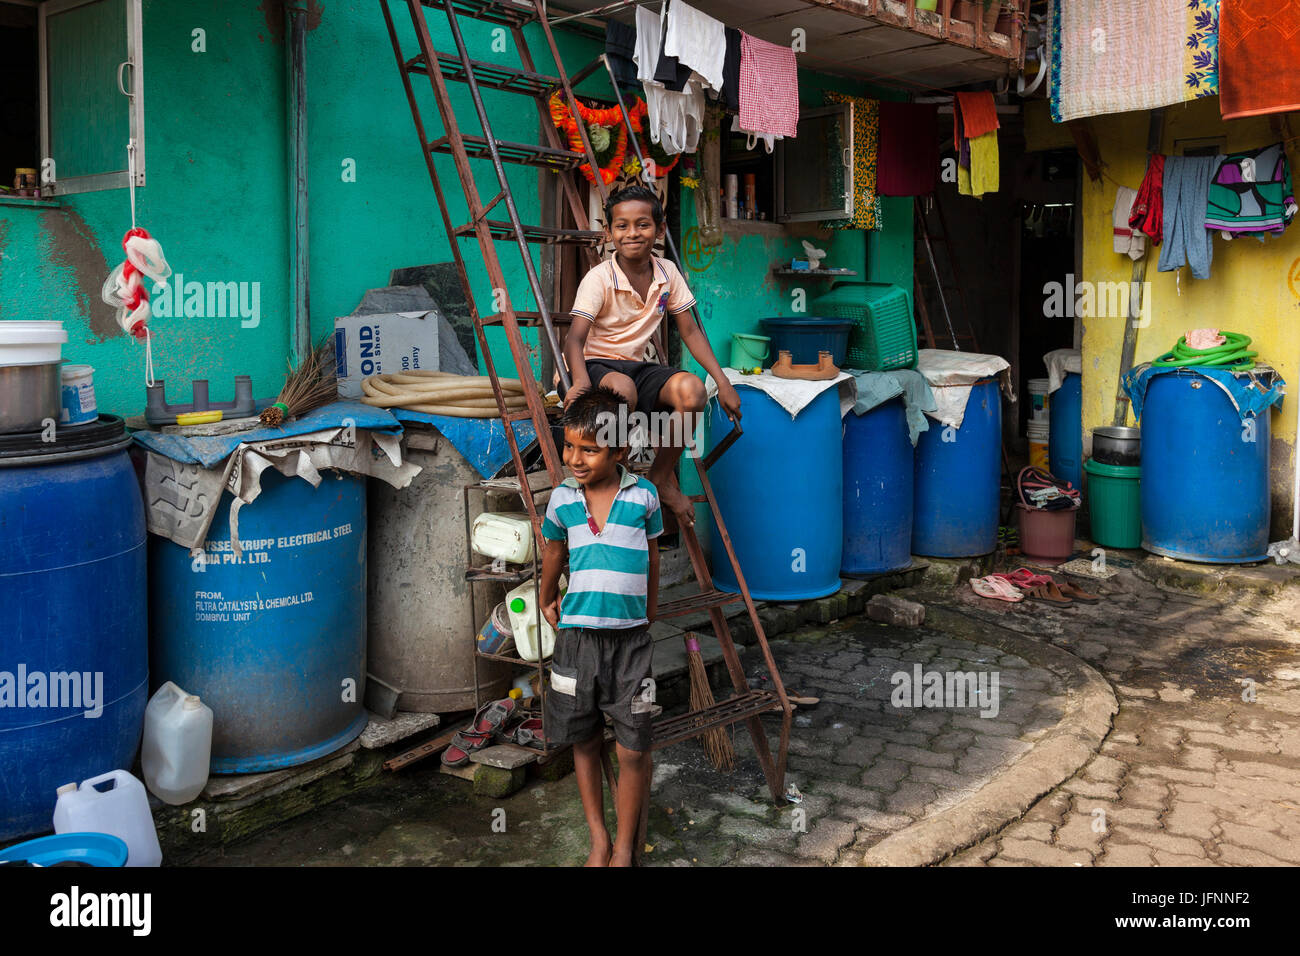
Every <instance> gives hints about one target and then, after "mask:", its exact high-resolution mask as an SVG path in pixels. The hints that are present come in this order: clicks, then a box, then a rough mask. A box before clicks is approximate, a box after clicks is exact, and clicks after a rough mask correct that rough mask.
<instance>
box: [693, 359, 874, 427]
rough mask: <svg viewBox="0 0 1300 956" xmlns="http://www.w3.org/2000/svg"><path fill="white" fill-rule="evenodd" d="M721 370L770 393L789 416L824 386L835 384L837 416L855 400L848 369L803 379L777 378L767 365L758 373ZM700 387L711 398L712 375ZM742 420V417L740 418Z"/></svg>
mask: <svg viewBox="0 0 1300 956" xmlns="http://www.w3.org/2000/svg"><path fill="white" fill-rule="evenodd" d="M722 372H723V374H724V375H726V376H727V381H728V382H730V383H731V384H732V385H750V386H752V387H754V388H756V389H758V390H759V391H761V392H763V393H765V394H766V395H768V396H770V397H771V398H772V400H773V401H775V402H776V403H777V404H778V405H780V406H781V407H782V408H784V409H785V410H786V411H787V412H789V413H790V417H791V418H795V417H796V416H798V414H799V413H800V412H801V411H803V410H804V409H805V408H807V407H808V406H809V405H811V404H812V400H813V399H814V398H816V397H817V396H818V395H820V394H821V393H822V392H824V391H826V389H828V388H833V387H835V388H838V389H839V392H840V417H841V418H843V417H844V416H845V415H847V414H848V413H849V411H850V410H851V409H852V408H853V403H854V402H856V401H857V391H858V390H857V385H856V383H855V382H854V380H853V376H852V375H850V374H849V373H848V372H840V374H839V375H837V376H836V377H835V378H828V379H826V380H824V381H821V382H807V381H804V380H803V379H798V378H777V377H776V376H775V375H773V374H772V370H771V369H764V370H763V374H762V375H741V374H740V372H739V371H737V370H736V369H734V368H724V369H723V370H722ZM704 391H705V393H706V394H707V395H708V396H709V399H710V400H712V399H713V397H714V396H716V395H717V394H718V383H717V382H715V381H714V380H713V376H712V375H707V376H705V378H704ZM744 400H745V398H744V395H743V394H742V395H741V409H740V412H741V415H742V416H743V415H744V413H745V409H744ZM741 424H742V425H743V424H744V418H743V417H742V418H741Z"/></svg>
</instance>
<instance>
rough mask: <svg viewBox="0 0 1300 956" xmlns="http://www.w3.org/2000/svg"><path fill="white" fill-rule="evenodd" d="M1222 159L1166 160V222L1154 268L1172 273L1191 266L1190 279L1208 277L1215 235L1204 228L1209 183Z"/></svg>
mask: <svg viewBox="0 0 1300 956" xmlns="http://www.w3.org/2000/svg"><path fill="white" fill-rule="evenodd" d="M1222 162H1223V157H1222V156H1170V157H1168V158H1167V159H1166V160H1165V179H1164V200H1165V222H1164V234H1163V245H1161V247H1160V262H1159V264H1158V265H1157V267H1156V268H1157V269H1158V270H1159V271H1161V272H1173V271H1174V270H1175V269H1177V268H1178V267H1179V266H1185V265H1186V266H1191V267H1192V278H1194V279H1208V278H1209V277H1210V260H1211V259H1213V258H1214V243H1213V239H1214V233H1212V232H1211V231H1210V230H1209V229H1206V228H1205V216H1206V213H1207V211H1208V210H1209V207H1210V180H1211V179H1213V178H1214V172H1215V170H1217V169H1218V168H1219V164H1220V163H1222Z"/></svg>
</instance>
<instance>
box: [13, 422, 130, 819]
mask: <svg viewBox="0 0 1300 956" xmlns="http://www.w3.org/2000/svg"><path fill="white" fill-rule="evenodd" d="M80 429H81V430H82V431H81V432H80V434H81V435H82V436H84V435H85V434H86V431H85V430H86V429H89V430H90V432H91V434H92V438H91V440H89V441H81V440H78V439H74V438H70V437H65V436H71V435H73V434H76V432H75V431H74V429H71V428H66V429H59V430H58V432H57V433H56V436H57V439H58V440H56V441H55V442H54V443H42V442H40V440H39V436H35V437H33V438H32V439H31V443H30V446H29V447H28V448H26V449H24V448H22V447H21V444H22V441H23V439H21V438H15V437H14V436H0V438H3V439H4V441H3V442H0V609H3V610H0V614H2V615H3V619H4V626H3V627H0V840H8V839H12V838H14V837H19V836H24V835H27V834H30V833H39V832H41V831H49V830H50V829H52V824H53V814H54V802H55V790H57V789H58V788H59V787H60V786H62V785H63V784H65V783H79V782H80V781H82V780H85V779H87V778H89V777H94V776H98V775H99V774H102V773H105V772H107V771H109V770H114V769H117V768H121V767H130V766H131V764H132V763H133V762H134V760H135V755H136V750H137V748H138V747H139V744H140V733H141V730H142V729H143V726H144V708H145V703H146V701H147V698H146V694H147V691H148V676H149V675H148V646H149V645H148V629H147V622H146V618H145V614H146V608H147V603H146V588H145V546H144V545H145V520H144V502H143V499H142V497H141V494H140V486H139V483H138V482H137V480H136V476H135V470H134V469H133V468H132V466H131V460H130V457H129V456H128V455H127V452H126V447H127V446H128V445H129V444H130V438H129V437H127V435H126V433H125V430H124V428H123V426H122V420H121V419H120V418H114V417H113V416H107V415H105V416H103V417H102V418H101V419H100V423H98V424H92V425H83V426H80ZM96 434H98V435H99V437H98V439H96V438H95V437H94V436H95V435H96Z"/></svg>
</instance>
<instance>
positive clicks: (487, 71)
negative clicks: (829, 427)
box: [380, 0, 792, 803]
mask: <svg viewBox="0 0 1300 956" xmlns="http://www.w3.org/2000/svg"><path fill="white" fill-rule="evenodd" d="M380 4H381V7H382V9H383V14H384V21H385V23H386V25H387V27H388V35H389V39H390V40H391V41H392V45H393V53H394V55H395V57H396V59H397V65H398V68H399V70H400V72H401V77H402V85H403V88H404V89H405V91H406V98H407V102H408V104H409V106H410V109H411V116H412V118H413V119H414V121H415V129H416V133H417V134H418V136H419V140H420V150H421V152H422V153H423V154H424V159H425V164H426V166H427V167H428V170H429V178H430V180H431V181H432V182H433V190H434V194H435V195H436V197H437V200H438V208H439V210H440V212H441V214H442V220H443V226H444V228H445V229H446V232H447V237H448V240H449V243H450V245H451V250H452V255H453V257H454V258H455V262H456V270H457V273H458V274H459V276H460V280H461V284H462V286H463V287H464V290H465V300H466V302H467V303H468V305H469V310H470V315H471V317H472V318H473V321H474V330H475V334H476V336H477V338H478V342H479V348H480V350H481V352H482V355H483V361H484V365H485V366H486V368H487V372H488V377H489V378H490V379H491V382H492V388H493V392H494V393H495V396H496V400H497V406H498V409H499V411H500V414H501V418H502V419H503V421H504V423H505V433H506V439H507V442H508V443H509V446H510V455H511V459H512V460H513V462H514V467H515V474H516V475H520V476H522V475H525V474H526V469H525V466H524V460H523V456H522V455H521V452H520V448H519V446H518V443H517V441H516V439H515V435H514V431H513V428H512V425H511V423H512V422H515V421H523V420H529V421H531V422H532V423H533V426H534V429H535V430H536V433H537V441H538V444H539V445H540V446H541V451H542V460H543V463H544V465H545V469H546V472H547V475H548V477H549V482H550V484H549V487H552V488H553V487H557V486H558V485H559V484H560V482H561V481H562V480H563V477H564V474H563V471H562V468H561V460H560V456H559V454H558V452H557V450H556V448H555V443H554V440H553V439H552V436H551V427H550V422H549V420H548V419H547V414H546V408H545V406H544V402H543V400H542V397H541V395H540V393H539V392H538V391H537V390H536V389H534V388H525V389H524V394H525V395H526V396H527V407H526V409H523V410H519V411H515V412H511V411H510V410H508V409H507V408H506V404H505V397H504V395H503V393H502V391H501V386H500V384H499V381H500V379H499V375H498V372H497V367H496V363H495V361H494V360H493V358H492V355H491V352H490V350H489V348H488V343H487V337H486V333H485V329H486V327H487V326H489V325H500V326H501V327H502V328H503V330H504V331H505V335H506V340H507V342H508V343H509V346H510V354H511V358H512V360H513V361H514V365H515V370H516V374H517V376H518V377H519V378H520V379H521V380H522V381H524V382H525V383H529V382H532V380H533V376H532V366H531V363H530V362H529V359H528V353H527V349H526V347H525V345H524V342H523V338H522V336H521V335H520V331H519V330H520V327H521V326H525V327H532V326H536V327H540V329H541V330H542V334H543V335H544V336H545V340H546V343H547V345H548V347H549V348H550V350H551V353H552V355H553V356H554V360H555V366H556V369H557V370H558V373H559V376H560V380H561V382H562V383H563V385H564V386H565V388H567V387H568V386H569V377H568V373H567V370H566V368H565V365H564V358H563V354H562V352H561V349H560V345H559V340H558V338H557V337H556V332H555V326H556V324H558V323H560V322H562V321H564V320H565V319H566V318H567V316H562V315H560V314H558V313H555V312H552V311H551V310H550V309H549V308H548V306H547V303H546V296H545V294H544V292H543V290H542V285H541V281H540V279H539V277H538V274H537V270H536V268H535V266H534V264H533V260H532V256H531V254H530V251H529V245H530V244H537V243H545V244H560V243H564V244H576V245H578V246H580V247H581V248H583V249H584V250H585V253H586V258H587V264H588V266H589V267H590V266H593V265H595V264H596V263H597V262H598V261H599V253H598V249H597V244H598V243H599V242H600V241H601V240H602V238H603V232H601V231H600V230H595V229H592V228H591V224H590V222H589V221H588V218H587V212H586V207H585V205H584V203H583V200H582V196H581V193H580V192H579V189H578V183H577V179H576V176H577V171H578V169H579V167H580V166H582V165H583V164H586V163H589V164H590V168H591V169H592V170H595V169H596V168H597V165H598V164H597V162H596V158H595V154H594V151H593V150H592V148H591V142H590V140H589V139H588V137H587V131H586V129H585V128H584V127H583V125H582V124H581V123H579V125H578V128H579V131H580V134H581V138H582V144H583V152H576V151H574V150H570V149H566V148H565V147H564V145H563V144H562V143H561V142H560V138H559V131H558V130H556V128H555V126H554V125H553V124H552V122H551V117H550V110H549V107H548V105H547V103H548V100H549V98H550V97H551V95H552V94H554V93H559V94H561V95H562V96H563V99H564V102H565V103H566V104H567V105H568V108H569V109H570V111H572V112H573V114H574V115H575V116H576V115H577V114H578V110H577V104H576V102H575V100H574V95H573V90H572V84H571V81H570V78H569V76H568V75H567V74H566V72H565V69H564V65H563V63H562V61H561V58H560V55H559V51H558V50H557V48H556V44H555V37H554V35H553V34H552V32H551V26H550V24H549V23H548V22H547V19H546V8H545V0H391V4H392V5H399V6H405V7H406V8H407V10H408V12H409V14H410V17H411V24H412V27H413V29H414V33H415V37H416V40H417V43H418V46H419V52H418V53H416V54H415V55H414V56H408V55H406V54H405V53H404V52H403V50H402V47H401V42H400V40H399V38H398V35H397V30H396V28H395V25H394V22H393V17H392V11H391V9H390V0H380ZM435 10H440V11H442V12H443V13H445V15H446V20H447V27H448V32H449V34H450V38H451V40H452V41H453V43H454V44H455V52H454V53H450V52H443V51H439V50H435V49H434V44H433V38H432V35H431V33H430V28H429V24H428V22H427V20H426V11H435ZM460 17H465V18H469V19H474V20H480V21H485V22H488V23H494V24H497V25H500V26H504V27H506V28H508V29H509V30H510V33H511V35H512V37H513V39H514V43H515V49H516V50H517V51H518V54H519V59H520V63H521V66H520V67H512V66H503V65H502V64H499V63H490V62H485V61H477V60H472V59H470V56H469V53H468V51H467V50H466V47H465V41H464V38H463V36H462V34H461V29H460V24H459V22H458V18H460ZM531 23H535V24H537V25H538V27H539V28H540V29H541V32H542V35H543V36H544V38H545V41H546V47H547V49H548V50H549V52H550V55H551V57H552V59H553V61H554V62H555V65H556V73H557V74H558V76H554V77H552V76H545V75H542V74H540V73H538V72H537V71H536V68H535V66H534V61H533V58H532V55H531V53H530V52H529V49H528V44H527V41H526V39H525V37H524V29H523V28H524V26H525V25H527V24H531ZM603 63H604V58H603V57H599V58H597V60H596V61H595V62H594V63H592V64H591V65H589V66H588V67H586V68H585V69H583V70H580V71H579V72H578V73H577V74H575V80H576V79H580V78H582V77H585V76H589V75H590V74H591V73H593V72H594V71H595V70H596V69H598V68H599V67H600V66H601V65H602V64H603ZM606 69H608V66H607V64H606ZM419 75H423V76H426V77H427V78H428V80H429V83H430V86H431V87H432V90H433V96H434V99H435V101H436V103H437V107H438V113H439V118H440V122H441V126H442V129H443V131H444V132H443V135H442V136H439V137H437V138H435V139H431V138H430V137H429V136H428V134H427V133H426V126H425V122H424V119H423V118H422V116H421V112H420V108H419V105H418V102H417V100H416V95H415V88H414V86H413V79H412V78H413V77H414V76H419ZM449 82H452V83H463V84H465V85H466V86H468V88H469V94H470V97H471V99H472V101H473V103H474V110H475V113H476V114H477V117H478V121H479V124H480V127H481V128H482V135H481V136H476V135H467V134H464V133H462V132H461V129H460V124H459V122H458V119H457V117H456V115H455V111H454V108H453V106H452V103H451V98H450V96H449V93H448V83H449ZM483 88H488V89H492V90H499V91H503V92H507V93H514V94H519V95H521V96H524V97H528V98H530V99H532V100H534V102H535V104H536V107H537V111H538V121H539V125H540V127H541V130H542V134H543V136H544V138H545V140H546V142H545V143H544V144H542V145H533V144H527V143H516V142H508V141H505V140H500V139H498V138H497V137H496V135H495V134H494V133H493V130H492V123H491V118H490V116H489V113H488V110H487V108H486V107H485V106H484V103H483V98H482V92H481V91H482V89H483ZM615 91H616V93H617V87H615ZM618 99H619V103H620V106H622V108H623V113H624V121H625V122H626V121H627V109H626V106H625V105H624V104H623V101H622V96H621V94H619V95H618ZM629 141H630V143H631V145H632V146H633V147H634V149H636V152H637V155H638V157H639V158H640V159H641V160H642V168H644V157H641V156H640V149H639V147H638V146H637V143H636V138H635V137H634V136H630V137H629ZM436 153H447V154H450V155H451V157H452V160H453V162H454V164H455V169H456V175H457V180H458V181H459V184H460V187H461V190H462V192H463V193H464V196H465V200H466V203H467V205H468V209H469V214H470V221H469V222H468V223H465V224H463V225H454V224H453V222H452V219H451V214H450V211H449V208H448V204H447V197H446V195H445V194H444V192H443V188H442V185H441V183H440V181H439V177H438V171H437V168H436V166H435V164H434V155H435V154H436ZM470 159H490V160H491V163H492V166H493V169H494V171H495V173H496V179H497V184H498V186H499V191H497V192H496V194H495V195H494V196H493V197H492V198H491V199H489V200H488V201H487V202H486V203H484V202H483V200H482V199H481V197H480V195H479V191H478V188H477V186H476V185H475V182H474V176H473V173H472V171H471V169H470ZM506 163H516V164H523V165H530V166H540V167H544V168H547V169H550V170H553V171H554V172H555V173H556V175H557V177H558V180H559V185H560V189H561V191H562V197H563V200H564V202H565V204H566V205H567V207H568V210H569V212H570V213H571V215H572V217H573V221H574V223H575V224H576V225H577V227H578V228H576V229H560V228H553V227H546V226H533V225H526V224H524V223H523V222H522V221H521V220H520V218H519V211H518V209H517V207H516V205H515V200H514V196H513V194H512V193H511V188H510V183H509V180H508V178H507V176H506V172H505V165H504V164H506ZM595 180H596V182H595V186H596V188H597V190H598V191H599V194H600V198H601V200H602V202H603V201H604V200H605V199H606V198H607V197H606V189H605V186H604V184H603V183H602V182H601V181H600V177H599V176H598V175H597V176H595ZM498 207H502V208H503V209H504V211H505V214H506V219H505V220H499V219H498V220H492V219H489V218H488V215H489V213H491V212H492V211H493V210H494V209H497V208H498ZM469 236H473V237H474V238H476V239H477V240H478V246H479V251H480V253H481V254H482V259H483V265H484V267H485V269H486V272H487V275H488V278H489V280H490V282H491V285H492V288H493V289H494V290H501V292H502V294H500V295H497V296H496V297H495V299H496V300H497V301H496V306H495V307H499V308H500V311H498V312H495V313H493V314H491V315H486V316H483V315H480V314H479V311H478V309H477V307H476V305H475V303H474V295H473V289H472V288H471V285H470V282H469V274H468V272H467V270H466V266H465V259H464V257H463V255H462V252H461V249H460V244H459V242H458V240H459V239H460V238H462V237H469ZM503 241H509V242H513V243H514V244H515V246H516V247H517V249H518V251H519V254H520V257H521V259H522V260H523V266H524V273H525V275H526V277H527V279H528V284H529V287H530V290H531V292H532V296H533V299H534V301H535V303H536V305H537V311H535V312H520V311H516V310H515V308H514V307H513V305H512V304H511V303H510V301H509V297H508V296H506V295H504V290H505V288H506V283H505V275H504V273H503V271H502V269H501V262H500V259H499V258H498V250H497V246H496V243H497V242H503ZM669 248H670V250H671V251H672V254H673V258H674V260H675V261H677V263H678V265H679V267H680V257H678V255H677V253H676V248H675V246H674V245H673V244H672V242H671V237H669ZM502 300H504V301H502ZM693 315H694V318H695V321H696V322H697V323H699V322H700V317H699V313H698V312H697V311H695V310H693ZM660 355H661V357H662V356H663V355H664V352H663V350H662V349H661V350H660ZM739 437H740V426H739V425H738V424H737V425H736V427H735V429H734V430H733V431H732V432H731V433H730V434H729V435H728V436H727V437H726V438H724V439H723V440H722V441H721V442H720V443H718V444H717V446H715V448H714V449H713V451H712V452H710V454H709V455H708V456H705V457H703V458H700V457H694V458H692V460H693V461H694V462H695V464H696V470H697V472H698V475H699V481H700V486H701V488H702V489H703V494H700V495H693V496H691V500H692V501H694V502H697V503H707V504H708V506H709V509H710V511H711V513H712V515H713V520H714V521H715V522H716V526H717V529H718V532H719V537H720V538H721V541H722V545H723V549H724V550H725V552H726V557H727V560H728V561H729V562H730V564H731V567H732V569H733V570H734V572H735V575H736V581H737V583H738V584H739V587H740V594H730V593H727V592H723V591H720V590H718V589H716V588H715V587H714V586H713V579H712V576H711V575H710V573H709V568H708V564H707V562H706V561H705V559H704V552H703V550H702V549H701V548H700V543H699V539H698V538H697V537H696V535H695V531H694V529H693V528H682V529H681V536H682V540H683V541H684V542H685V544H686V549H687V553H688V555H689V557H690V561H691V567H692V569H693V571H694V573H695V579H696V581H697V583H698V584H699V587H700V591H699V593H698V594H695V595H692V596H690V597H687V598H683V599H680V600H676V601H669V602H667V603H664V604H661V605H660V606H659V614H658V617H659V619H660V620H663V619H668V618H673V617H680V616H683V615H686V614H691V613H694V612H696V611H707V612H708V614H709V618H710V621H711V623H712V625H713V633H714V635H715V636H716V637H717V638H718V641H719V643H720V645H721V647H722V654H723V659H724V661H725V663H726V667H727V672H728V674H729V675H730V677H731V682H732V686H733V688H734V694H733V695H732V696H731V697H729V698H727V699H726V700H722V701H719V702H718V703H717V704H715V705H714V706H712V707H708V708H704V709H701V710H697V711H691V712H688V713H686V714H683V715H681V716H677V717H671V718H667V719H662V720H660V721H658V722H656V724H655V729H654V736H653V743H652V749H654V750H658V749H660V748H662V747H666V746H668V745H670V744H673V743H677V742H680V741H683V740H689V739H691V738H692V737H698V736H700V735H702V734H703V733H705V732H706V731H709V730H712V729H714V728H719V727H726V726H730V725H732V724H736V723H740V722H742V721H743V722H744V723H745V725H746V726H747V728H748V730H749V733H750V737H751V739H752V740H753V743H754V750H755V752H756V754H757V756H758V760H759V763H760V764H761V766H762V769H763V774H764V777H765V778H766V780H767V785H768V788H769V790H770V791H771V794H772V798H773V800H774V801H776V802H778V803H779V802H782V801H783V799H784V795H785V769H786V758H787V754H788V749H789V740H790V724H791V716H792V707H791V704H790V701H789V698H788V697H787V696H786V692H785V687H784V685H783V683H782V681H781V676H780V672H779V671H778V669H777V666H776V662H775V660H774V659H773V657H772V652H771V649H770V647H769V646H768V642H767V636H766V634H765V633H764V632H763V625H762V623H761V621H760V620H759V617H758V611H757V610H756V608H755V607H754V602H753V599H752V598H751V596H750V594H749V588H748V586H747V585H746V583H745V578H744V575H743V573H742V572H741V569H740V566H739V563H738V562H737V560H736V554H735V549H734V548H733V547H732V544H731V538H730V536H729V535H728V534H727V530H726V526H725V524H724V523H723V520H722V515H721V513H720V512H719V509H718V503H717V500H716V498H715V497H714V494H713V488H712V486H711V485H710V483H709V478H708V469H709V467H710V466H711V465H712V464H713V462H714V461H716V460H717V458H718V457H719V456H720V455H721V454H723V453H724V452H725V451H726V450H727V449H728V448H729V447H730V446H731V444H732V443H734V442H735V440H736V439H737V438H739ZM518 484H519V491H520V497H521V498H522V500H523V502H524V507H525V509H526V510H527V512H528V514H529V516H530V518H531V519H532V521H533V526H534V530H535V533H536V534H537V540H540V539H541V519H542V517H543V516H542V515H541V514H539V513H538V510H537V506H536V503H535V501H534V495H535V494H536V493H537V489H536V488H532V487H530V486H531V485H533V484H534V482H533V480H531V479H530V480H529V481H528V482H524V481H519V482H518ZM736 601H744V603H745V608H746V610H747V611H748V613H749V619H750V622H751V624H752V626H753V629H754V635H755V637H756V639H757V641H758V645H759V647H760V649H761V651H762V656H763V662H764V664H766V666H767V669H768V672H769V674H770V675H771V677H770V681H771V685H772V689H771V690H756V689H753V688H751V687H750V686H749V682H748V681H747V680H746V678H745V674H744V671H743V669H742V668H741V666H740V659H739V656H738V654H737V653H736V647H735V644H734V642H733V640H732V637H731V631H730V629H729V628H728V625H727V619H726V615H725V614H724V613H723V608H724V607H725V606H726V605H728V604H731V603H734V602H736ZM765 713H780V715H781V730H780V738H779V743H778V746H777V752H776V755H775V758H774V757H773V754H772V751H771V747H770V746H769V743H768V739H767V734H766V731H765V730H764V728H763V725H762V722H761V720H760V719H759V718H760V715H762V714H765Z"/></svg>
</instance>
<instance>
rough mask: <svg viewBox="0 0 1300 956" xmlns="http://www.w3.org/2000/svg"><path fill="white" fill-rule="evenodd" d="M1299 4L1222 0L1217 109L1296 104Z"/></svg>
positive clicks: (1299, 102)
mask: <svg viewBox="0 0 1300 956" xmlns="http://www.w3.org/2000/svg"><path fill="white" fill-rule="evenodd" d="M1298 17H1300V4H1297V3H1295V2H1294V0H1222V3H1221V4H1220V7H1219V109H1220V110H1221V111H1222V113H1223V118H1224V119H1226V120H1228V119H1240V118H1241V117H1243V116H1259V115H1261V114H1264V113H1289V112H1291V111H1292V110H1300V70H1297V69H1296V64H1297V63H1298V62H1300V29H1297V25H1298V24H1300V22H1298V20H1297V18H1298Z"/></svg>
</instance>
